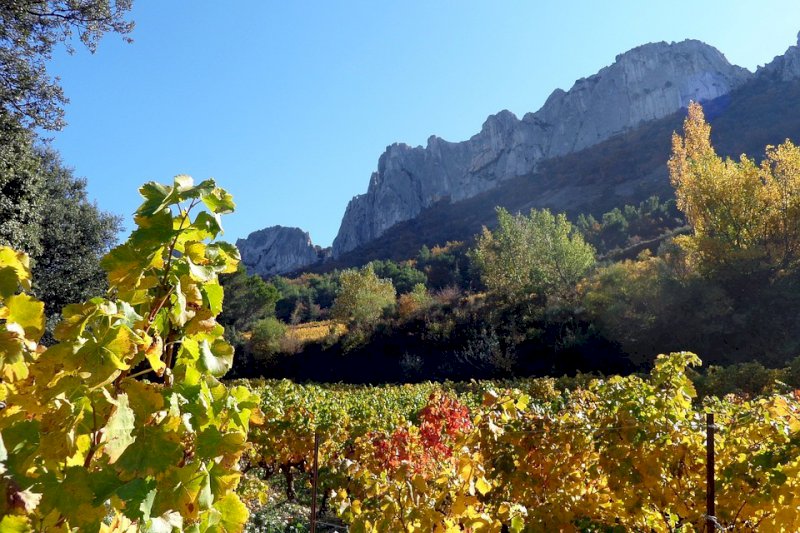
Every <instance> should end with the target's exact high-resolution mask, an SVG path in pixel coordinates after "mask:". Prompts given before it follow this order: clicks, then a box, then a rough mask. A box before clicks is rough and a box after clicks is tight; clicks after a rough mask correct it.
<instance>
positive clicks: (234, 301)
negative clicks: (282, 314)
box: [219, 265, 280, 330]
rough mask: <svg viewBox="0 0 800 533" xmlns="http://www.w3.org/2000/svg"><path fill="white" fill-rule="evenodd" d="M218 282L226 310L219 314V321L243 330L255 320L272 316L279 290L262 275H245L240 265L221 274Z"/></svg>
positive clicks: (245, 271) (245, 272)
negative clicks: (223, 294)
mask: <svg viewBox="0 0 800 533" xmlns="http://www.w3.org/2000/svg"><path fill="white" fill-rule="evenodd" d="M220 284H221V285H222V286H223V287H225V309H224V310H223V311H222V314H221V315H220V316H219V323H220V324H222V325H224V326H232V327H233V328H235V329H237V330H246V329H248V328H250V327H251V326H252V325H253V324H254V323H255V322H257V321H259V320H262V319H264V318H268V317H271V316H274V315H275V303H276V302H277V301H278V299H279V298H280V292H278V289H277V288H275V286H274V285H272V284H271V283H267V282H266V281H264V280H263V279H262V278H261V276H256V275H253V276H251V275H248V274H247V270H246V269H245V268H244V266H243V265H239V268H238V269H237V270H236V272H234V273H233V274H228V275H223V276H220Z"/></svg>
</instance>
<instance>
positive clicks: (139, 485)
mask: <svg viewBox="0 0 800 533" xmlns="http://www.w3.org/2000/svg"><path fill="white" fill-rule="evenodd" d="M116 495H117V497H119V499H120V500H122V502H123V503H124V504H125V511H124V512H125V516H127V517H128V518H130V519H131V520H148V519H149V518H150V512H151V510H152V509H153V501H154V500H155V497H156V481H155V480H154V479H142V478H137V479H134V480H133V481H129V482H128V483H126V484H124V485H122V486H121V487H119V489H117V491H116Z"/></svg>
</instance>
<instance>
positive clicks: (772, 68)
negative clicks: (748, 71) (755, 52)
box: [756, 33, 800, 81]
mask: <svg viewBox="0 0 800 533" xmlns="http://www.w3.org/2000/svg"><path fill="white" fill-rule="evenodd" d="M756 76H757V77H759V78H769V79H777V80H780V81H791V80H796V79H800V33H798V34H797V44H796V45H794V46H790V47H789V48H788V49H787V50H786V52H785V53H784V54H783V55H780V56H777V57H775V59H773V60H772V61H771V62H770V63H768V64H767V65H764V66H763V67H760V68H759V69H758V70H757V71H756Z"/></svg>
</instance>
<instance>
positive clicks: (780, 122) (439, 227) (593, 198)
mask: <svg viewBox="0 0 800 533" xmlns="http://www.w3.org/2000/svg"><path fill="white" fill-rule="evenodd" d="M705 109H706V115H707V117H708V119H709V121H710V123H711V125H712V128H713V129H712V141H713V144H714V146H715V147H716V148H717V149H718V150H719V152H720V153H722V154H725V155H729V156H732V157H738V156H739V155H740V154H742V153H747V154H749V155H751V156H754V157H760V156H761V155H762V154H763V151H764V147H765V146H766V145H770V144H772V145H775V144H779V143H781V142H783V141H784V140H785V139H787V138H789V139H792V140H794V141H795V142H800V78H798V79H795V80H793V81H787V82H783V81H774V79H769V78H764V77H759V78H757V79H754V80H752V81H750V82H748V83H747V84H745V85H744V86H742V87H740V88H739V89H737V90H734V91H733V92H732V93H731V94H729V95H725V96H723V97H720V98H717V99H715V100H713V101H711V102H708V103H706V105H705ZM684 116H685V110H680V111H678V112H676V113H673V114H672V115H670V116H668V117H665V118H662V119H659V120H656V121H651V122H648V123H646V124H644V125H642V126H641V127H639V128H637V129H635V130H633V131H631V132H628V133H625V134H621V135H618V136H615V137H613V138H611V139H609V140H607V141H604V142H602V143H599V144H597V145H595V146H592V147H590V148H587V149H585V150H582V151H580V152H576V153H574V154H569V155H566V156H562V157H559V158H554V159H550V160H547V161H543V162H541V164H540V165H539V167H538V169H537V171H536V172H534V173H531V174H528V175H526V176H520V177H516V178H513V179H510V180H507V181H505V182H504V183H503V184H501V185H500V186H498V187H497V188H495V189H492V190H490V191H487V192H484V193H482V194H479V195H476V196H474V197H472V198H469V199H467V200H463V201H461V202H455V203H449V202H444V201H442V202H439V203H437V204H434V205H432V206H431V207H429V208H427V209H425V210H423V211H422V212H421V213H420V214H419V215H418V216H417V217H415V218H414V219H411V220H407V221H404V222H402V223H399V224H397V225H395V226H393V227H392V228H390V229H388V230H387V231H386V232H385V233H384V234H383V235H381V236H380V237H379V238H377V239H374V240H372V241H370V242H368V243H366V244H364V245H362V246H360V247H359V248H357V249H355V250H353V251H351V252H348V253H346V254H342V255H341V256H339V257H338V258H335V259H333V260H331V261H329V262H327V263H325V264H321V265H317V266H316V267H314V268H313V270H315V271H320V270H331V269H333V268H345V267H349V266H355V265H361V264H364V263H366V262H369V261H371V260H374V259H395V260H401V259H407V258H409V257H414V256H416V254H417V252H418V251H419V249H420V247H421V246H422V245H423V244H425V245H428V246H432V245H434V244H443V243H445V242H447V241H453V240H465V239H469V238H471V237H472V236H473V235H475V234H476V233H478V232H479V231H480V229H481V227H482V226H484V225H488V226H492V225H494V222H495V207H496V206H503V207H505V208H507V209H508V210H510V211H512V212H516V211H522V212H525V211H528V210H530V209H531V208H532V207H536V208H543V207H547V208H550V209H553V210H556V211H566V212H567V213H570V214H573V215H574V214H577V213H592V214H594V215H596V216H597V215H600V214H602V213H604V212H606V211H608V210H610V209H613V208H614V207H618V206H621V205H624V204H626V203H627V204H636V203H638V202H640V201H642V200H644V199H645V198H647V197H649V196H651V195H654V194H656V195H659V196H661V197H662V198H668V197H670V196H671V195H672V187H671V185H670V184H669V178H668V176H667V165H666V163H667V159H668V158H669V154H670V149H671V144H670V143H671V136H672V132H674V131H679V130H680V128H681V125H682V122H683V118H684Z"/></svg>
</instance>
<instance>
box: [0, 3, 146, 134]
mask: <svg viewBox="0 0 800 533" xmlns="http://www.w3.org/2000/svg"><path fill="white" fill-rule="evenodd" d="M131 5H132V0H80V1H76V0H13V1H4V2H0V109H2V112H3V113H4V114H6V115H8V116H10V117H12V118H13V119H14V120H15V121H17V122H19V123H20V124H23V125H28V126H36V127H40V128H45V129H60V128H61V127H63V125H64V111H63V109H62V106H63V105H64V104H65V103H66V102H67V98H66V97H65V96H64V92H63V90H62V89H61V87H60V86H59V84H58V80H57V79H53V78H51V77H50V76H48V74H47V70H46V65H47V61H48V60H49V59H50V57H51V55H52V52H53V49H54V48H55V46H56V45H57V44H64V45H65V46H66V47H67V49H68V50H69V51H72V50H73V47H72V43H73V42H74V38H75V37H77V38H78V39H79V40H80V42H81V43H83V45H85V46H86V47H87V48H88V49H89V51H91V52H94V51H95V49H96V48H97V44H98V42H99V41H100V39H101V38H102V37H103V35H104V34H105V33H106V32H115V33H118V34H120V35H122V36H123V37H124V38H127V36H128V35H129V34H130V32H131V31H132V30H133V23H132V22H129V21H127V20H125V16H126V15H127V13H128V12H129V11H130V9H131Z"/></svg>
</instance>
